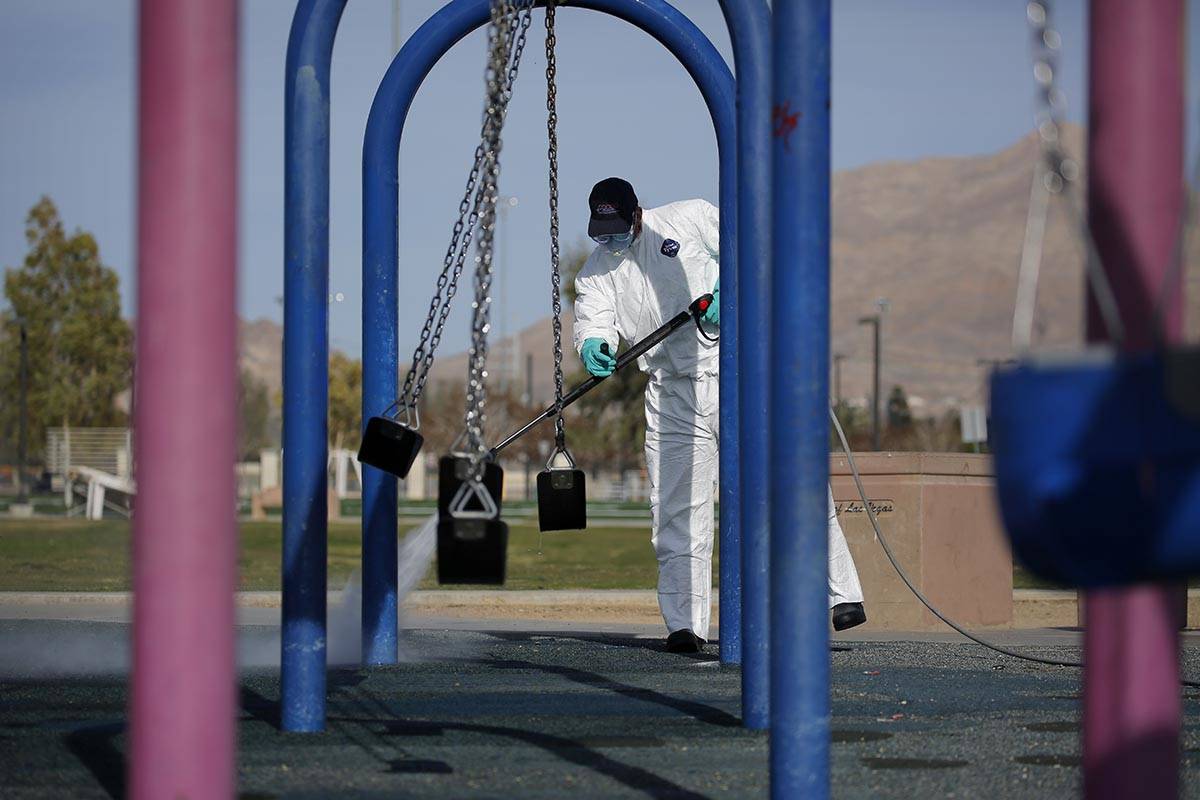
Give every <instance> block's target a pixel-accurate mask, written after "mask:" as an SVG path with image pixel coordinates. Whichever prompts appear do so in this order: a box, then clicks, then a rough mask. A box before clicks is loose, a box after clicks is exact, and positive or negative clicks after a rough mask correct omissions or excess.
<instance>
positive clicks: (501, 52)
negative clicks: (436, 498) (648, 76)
mask: <svg viewBox="0 0 1200 800" xmlns="http://www.w3.org/2000/svg"><path fill="white" fill-rule="evenodd" d="M514 9H515V6H514V5H513V4H511V3H509V2H506V0H493V2H492V4H491V11H492V19H491V24H490V25H489V26H488V53H489V61H488V69H487V106H486V109H485V112H484V113H485V117H484V118H485V121H486V120H487V119H488V118H491V120H492V125H491V126H490V127H489V126H487V125H485V130H488V131H489V132H490V134H491V135H490V136H488V137H487V138H486V139H485V142H484V144H485V150H484V163H483V172H482V175H483V186H482V196H481V198H480V203H481V206H480V213H479V239H478V241H477V243H476V256H475V263H476V267H475V302H474V303H473V304H472V311H473V314H472V319H471V348H470V351H469V352H468V369H467V400H466V414H465V418H464V427H465V429H466V436H467V447H468V450H469V453H470V483H471V484H472V485H473V486H475V487H476V488H475V491H477V492H478V491H480V490H483V491H486V490H485V489H483V488H482V480H483V469H484V460H485V459H486V458H487V455H488V447H487V445H486V444H485V443H484V439H483V435H484V434H483V425H484V419H485V414H486V410H487V355H488V341H487V337H488V333H489V331H490V329H491V324H490V321H489V317H490V313H491V305H492V298H491V287H492V256H493V252H494V247H493V245H494V243H495V232H496V200H497V198H498V196H499V180H500V150H501V148H502V146H503V142H502V140H501V136H500V133H501V127H502V124H503V121H504V113H505V111H506V110H507V107H508V101H509V99H510V97H511V93H509V92H506V91H505V78H506V77H507V74H508V70H507V69H506V68H507V67H508V64H509V56H510V55H511V49H510V48H511V40H510V38H509V34H510V30H511V26H512V25H513V24H514V21H515V19H514V18H513V17H514V13H513V10H514Z"/></svg>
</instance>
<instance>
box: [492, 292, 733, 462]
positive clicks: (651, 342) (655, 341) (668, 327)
mask: <svg viewBox="0 0 1200 800" xmlns="http://www.w3.org/2000/svg"><path fill="white" fill-rule="evenodd" d="M713 302H714V298H713V296H712V294H702V295H700V296H699V297H697V298H696V299H695V300H694V301H692V304H691V305H690V306H688V307H687V310H686V311H680V312H679V313H678V314H676V315H675V316H674V317H672V318H671V319H669V320H668V321H667V322H664V323H663V324H662V325H660V326H659V327H658V328H657V329H656V330H655V331H654V332H653V333H651V334H650V335H649V336H647V337H646V338H645V339H642V340H641V341H640V342H638V343H636V344H635V345H633V347H630V348H629V349H628V350H626V351H625V352H624V353H622V354H621V355H619V356H618V357H617V364H616V366H615V367H613V374H616V373H617V372H620V371H621V370H622V369H624V368H625V367H627V366H629V365H630V364H632V363H633V362H635V361H637V360H638V359H639V358H641V357H642V356H643V355H645V354H646V353H647V352H648V351H649V350H651V349H652V348H654V347H656V346H657V345H659V344H661V343H662V341H663V340H664V339H666V338H667V337H668V336H670V335H671V334H673V333H674V332H675V331H677V330H679V329H680V328H682V327H684V326H685V325H687V324H688V323H689V322H691V321H693V320H695V321H696V324H697V325H699V323H700V317H702V316H703V315H704V312H705V311H707V310H708V309H709V307H710V306H711V305H712V304H713ZM605 380H606V378H597V377H595V376H592V377H590V378H588V379H587V380H586V381H584V382H583V383H581V384H579V385H578V386H576V387H575V388H574V389H572V390H571V391H570V392H569V393H567V394H566V395H565V396H564V397H563V399H562V403H561V408H564V409H565V408H567V407H568V406H570V405H572V404H574V403H575V402H576V401H577V400H579V398H581V397H583V396H584V395H585V394H587V393H588V392H590V391H591V390H592V389H595V388H596V387H597V386H599V385H600V384H601V383H603V382H604V381H605ZM559 408H560V404H559V403H555V404H554V405H552V406H550V407H549V408H547V409H546V410H545V411H543V412H542V413H541V414H538V415H537V416H536V417H534V418H533V419H532V420H530V421H529V422H527V423H525V425H523V426H522V427H521V428H520V429H519V430H517V431H514V432H513V433H511V434H509V435H508V437H507V438H505V439H504V440H502V441H501V442H500V443H499V444H497V445H496V446H495V447H493V448H492V449H491V456H492V457H493V458H495V457H496V456H497V455H499V453H500V451H501V450H503V449H504V448H506V447H508V446H509V445H511V444H512V443H513V442H515V441H517V440H518V439H520V438H521V437H522V436H524V435H525V434H527V433H529V432H530V431H531V430H533V429H534V428H535V427H537V426H538V425H539V424H541V423H542V422H545V421H546V420H548V419H550V418H551V417H553V416H554V415H555V414H556V413H557V412H558V409H559Z"/></svg>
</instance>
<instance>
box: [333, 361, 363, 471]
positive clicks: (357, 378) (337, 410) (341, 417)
mask: <svg viewBox="0 0 1200 800" xmlns="http://www.w3.org/2000/svg"><path fill="white" fill-rule="evenodd" d="M362 379H363V371H362V362H361V361H359V360H358V359H357V358H350V357H349V356H347V355H346V354H345V353H340V352H338V351H336V350H335V351H333V352H332V353H331V354H330V355H329V438H330V439H331V440H332V441H333V447H334V449H335V450H340V449H342V448H343V447H346V446H347V445H348V446H350V447H351V448H357V447H358V437H359V431H360V425H361V423H362Z"/></svg>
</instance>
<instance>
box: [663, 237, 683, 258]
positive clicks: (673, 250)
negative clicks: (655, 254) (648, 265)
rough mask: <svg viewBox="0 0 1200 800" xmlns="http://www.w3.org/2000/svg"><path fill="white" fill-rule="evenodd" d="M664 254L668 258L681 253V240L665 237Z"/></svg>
mask: <svg viewBox="0 0 1200 800" xmlns="http://www.w3.org/2000/svg"><path fill="white" fill-rule="evenodd" d="M662 254H663V255H664V256H666V257H667V258H674V257H675V256H677V255H679V242H677V241H675V240H674V239H663V243H662Z"/></svg>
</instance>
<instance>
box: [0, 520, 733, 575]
mask: <svg viewBox="0 0 1200 800" xmlns="http://www.w3.org/2000/svg"><path fill="white" fill-rule="evenodd" d="M239 528H240V532H241V549H240V557H239V570H240V587H241V588H242V589H243V590H278V589H279V586H280V577H279V575H280V551H281V550H280V548H281V537H282V532H281V526H280V523H279V522H277V521H267V522H245V523H242V524H241V525H240V526H239ZM404 533H406V530H405V529H404V528H402V529H401V536H403V535H404ZM359 536H360V529H359V525H358V524H357V523H331V524H330V526H329V585H330V587H332V588H341V586H342V585H343V584H344V583H345V581H346V579H347V578H348V577H349V576H350V574H351V572H353V571H354V570H355V569H357V568H358V565H359V554H360V547H359ZM655 574H656V569H655V563H654V552H653V550H651V547H650V531H649V529H648V528H604V527H594V528H589V529H588V530H587V531H586V532H584V533H548V534H545V535H539V533H538V531H537V526H536V525H527V524H511V525H510V526H509V544H508V582H507V583H506V584H505V587H506V588H509V589H650V588H653V587H654V583H655ZM716 574H717V569H716V565H715V564H714V567H713V575H714V578H715V576H716ZM421 586H422V588H436V587H437V579H436V573H435V572H433V571H432V570H431V572H430V574H429V575H427V576H426V577H425V579H424V580H423V581H422V584H421ZM129 588H130V579H129V523H128V522H126V521H123V520H105V521H103V522H89V521H86V520H76V519H72V520H66V519H63V520H43V519H37V520H0V591H9V592H11V591H54V592H63V591H78V592H83V591H125V590H128V589H129ZM446 588H451V587H446ZM464 588H479V587H464Z"/></svg>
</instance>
